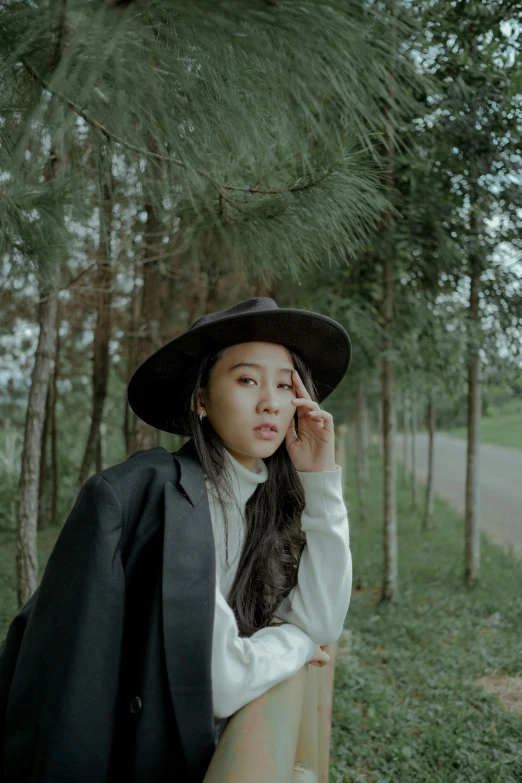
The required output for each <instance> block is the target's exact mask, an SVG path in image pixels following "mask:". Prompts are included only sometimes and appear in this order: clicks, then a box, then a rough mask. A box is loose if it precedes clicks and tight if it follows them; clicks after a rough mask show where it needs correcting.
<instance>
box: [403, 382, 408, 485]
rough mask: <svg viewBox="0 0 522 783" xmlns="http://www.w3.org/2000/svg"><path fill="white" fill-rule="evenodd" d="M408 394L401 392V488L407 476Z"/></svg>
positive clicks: (404, 390)
mask: <svg viewBox="0 0 522 783" xmlns="http://www.w3.org/2000/svg"><path fill="white" fill-rule="evenodd" d="M408 430H409V426H408V393H407V391H406V389H405V388H403V390H402V486H405V485H406V481H407V476H408Z"/></svg>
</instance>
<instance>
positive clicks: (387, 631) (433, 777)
mask: <svg viewBox="0 0 522 783" xmlns="http://www.w3.org/2000/svg"><path fill="white" fill-rule="evenodd" d="M399 471H400V468H399ZM346 475H347V478H348V482H350V480H351V477H352V475H353V470H351V468H350V469H349V470H348V471H347V474H346ZM381 475H382V471H381V467H380V464H379V462H378V459H377V458H376V457H374V459H373V461H372V463H371V482H370V487H369V488H368V492H367V496H368V511H369V513H368V522H367V523H366V524H364V523H361V522H359V521H358V519H357V508H356V504H355V503H352V502H350V501H351V500H352V499H353V498H354V496H355V494H356V493H355V490H354V488H353V487H350V486H349V487H347V488H346V494H345V497H346V499H347V505H348V509H349V514H350V519H351V541H352V553H353V564H354V592H353V595H352V600H351V605H350V609H349V612H348V616H347V620H346V626H345V627H346V629H347V630H346V631H345V635H346V636H347V639H348V643H349V646H348V650H347V653H346V655H345V656H343V657H340V658H339V660H338V664H337V666H336V679H335V696H334V711H333V727H332V747H331V767H330V783H334V782H335V783H352V782H355V781H361V782H362V781H365V783H409V782H410V781H419V782H421V781H423V782H424V781H425V782H426V783H439V782H440V783H464V782H466V783H468V782H469V783H490V782H491V783H493V782H495V783H520V781H522V715H519V716H517V715H516V714H514V713H511V712H507V711H505V710H503V709H501V708H500V706H499V703H498V700H497V697H496V696H493V695H486V694H485V692H484V691H483V690H481V689H480V688H479V687H478V686H477V685H476V684H475V681H476V679H477V678H479V677H482V676H484V675H493V674H499V673H501V674H505V675H510V676H517V675H518V676H519V677H520V676H521V675H522V564H521V563H520V561H517V560H515V559H514V557H513V556H512V555H511V554H506V553H504V552H503V551H502V550H501V549H499V548H498V547H496V546H494V545H492V544H490V543H489V541H488V540H485V539H484V538H483V539H482V575H481V581H480V583H479V584H477V585H476V586H475V587H473V588H466V587H465V586H464V584H463V581H462V570H463V560H464V551H463V549H464V530H463V520H462V518H461V517H460V516H459V514H458V513H457V512H455V511H454V510H453V509H451V508H450V507H449V506H447V505H446V504H445V503H443V502H440V501H439V502H436V503H435V515H436V525H437V529H436V530H435V531H433V532H422V531H421V529H420V528H421V514H420V513H419V512H413V511H412V510H411V509H410V494H409V492H408V491H407V490H406V489H404V484H403V483H402V480H401V476H400V474H399V481H398V492H397V499H398V509H399V511H398V526H399V540H400V546H399V574H400V577H399V579H400V600H399V601H398V602H397V603H396V604H395V605H393V604H392V605H387V604H379V602H378V597H379V589H380V583H381V573H382V531H381V526H382V524H381V520H382V489H381V488H382V479H381ZM340 650H342V648H340ZM510 682H511V681H510Z"/></svg>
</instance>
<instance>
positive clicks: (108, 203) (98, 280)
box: [78, 179, 112, 487]
mask: <svg viewBox="0 0 522 783" xmlns="http://www.w3.org/2000/svg"><path fill="white" fill-rule="evenodd" d="M100 191H101V203H100V244H99V248H98V264H97V267H96V277H95V289H96V300H97V303H98V312H97V316H96V326H95V329H94V344H93V358H92V412H91V425H90V428H89V435H88V437H87V444H86V446H85V452H84V455H83V461H82V465H81V468H80V473H79V476H78V483H79V486H80V487H81V486H82V485H83V484H84V483H85V481H86V480H87V478H88V476H89V473H90V471H91V467H92V464H93V462H95V461H96V455H97V452H98V449H99V445H98V444H99V440H100V425H101V422H102V418H103V407H104V405H105V398H106V396H107V384H108V381H109V341H110V338H111V307H112V291H111V288H112V268H111V226H112V187H111V183H109V182H108V181H106V180H105V179H104V182H103V185H102V187H101V188H100Z"/></svg>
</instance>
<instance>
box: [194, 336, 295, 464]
mask: <svg viewBox="0 0 522 783" xmlns="http://www.w3.org/2000/svg"><path fill="white" fill-rule="evenodd" d="M247 365H248V366H247ZM254 365H255V366H254ZM293 369H294V365H293V362H292V360H291V358H290V357H289V355H288V353H287V351H286V349H285V347H284V346H283V345H279V344H278V343H268V342H251V343H238V344H237V345H232V346H230V347H229V348H226V349H225V351H224V353H223V355H222V356H221V357H220V358H219V359H218V361H217V362H216V364H215V365H214V366H213V368H212V370H211V372H210V377H209V384H208V388H207V389H201V390H200V408H199V410H204V411H205V413H206V415H207V416H208V418H209V420H210V422H211V424H212V426H213V428H214V429H215V431H216V432H217V434H218V435H219V437H220V438H221V440H222V442H223V445H224V446H225V448H226V449H227V451H228V452H229V453H230V454H231V455H232V456H233V457H234V458H235V459H237V461H238V462H240V463H241V464H242V465H244V466H245V467H246V468H248V469H249V470H252V469H253V468H254V466H255V464H256V462H257V460H258V459H259V458H263V457H270V456H271V455H272V454H273V453H274V452H275V451H276V450H277V449H278V448H279V446H280V445H281V443H282V442H283V441H284V440H285V437H286V433H287V430H288V427H289V426H290V423H291V422H292V421H293V418H294V414H295V411H296V408H295V406H294V405H293V404H292V402H291V401H292V399H294V397H295V388H294V386H293V383H292V377H291V371H292V370H293ZM266 423H270V424H275V426H276V427H277V432H276V433H275V434H274V435H273V436H272V437H271V438H266V437H263V435H262V434H260V433H259V432H256V428H257V427H260V426H261V425H262V424H266Z"/></svg>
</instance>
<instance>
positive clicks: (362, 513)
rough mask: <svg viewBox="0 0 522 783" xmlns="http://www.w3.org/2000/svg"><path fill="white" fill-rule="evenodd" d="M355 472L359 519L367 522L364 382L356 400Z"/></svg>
mask: <svg viewBox="0 0 522 783" xmlns="http://www.w3.org/2000/svg"><path fill="white" fill-rule="evenodd" d="M355 470H356V475H357V496H358V498H359V519H360V520H361V522H364V521H365V520H366V504H365V497H364V494H365V493H364V388H363V384H362V381H359V382H358V384H357V394H356V398H355Z"/></svg>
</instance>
